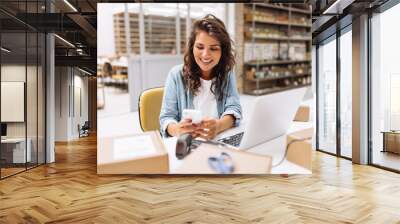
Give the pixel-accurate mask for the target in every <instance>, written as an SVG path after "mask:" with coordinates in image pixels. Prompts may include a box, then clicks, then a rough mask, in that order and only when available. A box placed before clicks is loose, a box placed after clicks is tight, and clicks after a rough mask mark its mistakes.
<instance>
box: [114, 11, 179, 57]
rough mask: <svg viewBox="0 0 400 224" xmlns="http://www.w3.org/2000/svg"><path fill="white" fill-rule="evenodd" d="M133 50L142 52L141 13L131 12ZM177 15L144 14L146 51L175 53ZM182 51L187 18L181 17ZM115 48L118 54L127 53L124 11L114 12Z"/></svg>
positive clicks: (151, 52)
mask: <svg viewBox="0 0 400 224" xmlns="http://www.w3.org/2000/svg"><path fill="white" fill-rule="evenodd" d="M129 24H130V37H131V38H130V39H131V40H130V41H131V43H130V44H131V52H132V53H134V54H139V53H140V40H139V14H137V13H129ZM175 24H176V18H175V16H173V17H172V16H157V15H144V35H145V51H146V53H149V54H174V53H175V52H176V46H175V41H176V38H175V37H176V25H175ZM180 27H181V29H180V30H181V32H180V36H181V37H180V38H181V53H183V51H184V48H185V39H186V18H180ZM114 37H115V49H116V52H117V54H118V55H124V54H126V34H125V23H124V13H123V12H121V13H117V14H114Z"/></svg>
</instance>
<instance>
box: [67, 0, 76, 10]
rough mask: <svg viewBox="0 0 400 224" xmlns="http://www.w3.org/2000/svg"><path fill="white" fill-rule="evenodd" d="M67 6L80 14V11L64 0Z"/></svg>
mask: <svg viewBox="0 0 400 224" xmlns="http://www.w3.org/2000/svg"><path fill="white" fill-rule="evenodd" d="M64 2H65V4H67V5H68V6H69V7H70V8H71V9H72V10H74V11H75V12H78V10H77V9H76V8H75V7H74V6H73V5H72V4H71V3H69V1H68V0H64Z"/></svg>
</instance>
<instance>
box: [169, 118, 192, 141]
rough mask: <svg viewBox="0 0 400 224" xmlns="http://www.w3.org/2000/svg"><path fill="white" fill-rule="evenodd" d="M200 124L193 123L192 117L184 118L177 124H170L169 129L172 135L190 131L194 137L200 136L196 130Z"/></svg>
mask: <svg viewBox="0 0 400 224" xmlns="http://www.w3.org/2000/svg"><path fill="white" fill-rule="evenodd" d="M198 127H199V125H196V124H193V123H192V120H190V119H182V120H181V121H180V122H179V123H177V124H170V125H168V128H167V131H168V133H169V134H170V135H172V136H180V135H182V134H185V133H190V134H191V135H192V137H193V138H196V137H198V135H197V134H196V133H195V131H196V130H197V129H198Z"/></svg>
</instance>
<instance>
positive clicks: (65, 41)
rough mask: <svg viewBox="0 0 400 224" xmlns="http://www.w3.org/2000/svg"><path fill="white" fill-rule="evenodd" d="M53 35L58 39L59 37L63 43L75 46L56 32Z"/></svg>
mask: <svg viewBox="0 0 400 224" xmlns="http://www.w3.org/2000/svg"><path fill="white" fill-rule="evenodd" d="M54 36H55V37H57V38H58V39H60V40H61V41H63V42H64V43H66V44H68V45H69V46H71V47H73V48H75V45H73V44H71V42H69V41H67V40H66V39H64V38H62V37H60V36H58V35H57V34H54Z"/></svg>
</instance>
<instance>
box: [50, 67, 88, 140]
mask: <svg viewBox="0 0 400 224" xmlns="http://www.w3.org/2000/svg"><path fill="white" fill-rule="evenodd" d="M55 70H56V72H55V73H56V78H55V79H56V83H55V86H56V88H55V89H56V91H55V141H70V140H73V139H77V138H78V137H79V133H78V124H80V125H83V123H84V122H85V121H87V120H88V78H87V77H85V76H83V73H81V72H80V71H79V70H77V69H76V68H71V67H56V69H55ZM79 95H80V97H79ZM79 101H81V102H79ZM79 107H81V108H79ZM79 109H81V110H82V113H80V110H79Z"/></svg>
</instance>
